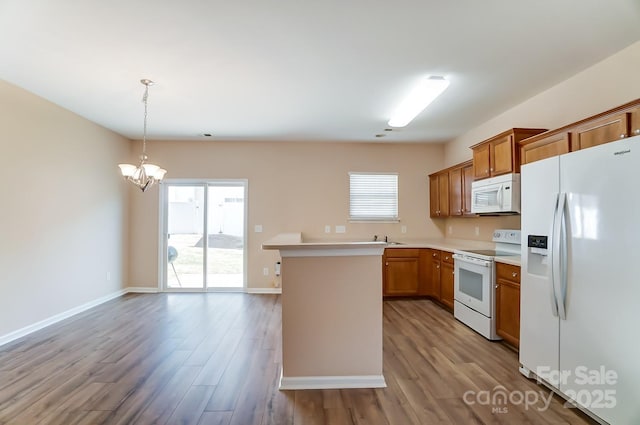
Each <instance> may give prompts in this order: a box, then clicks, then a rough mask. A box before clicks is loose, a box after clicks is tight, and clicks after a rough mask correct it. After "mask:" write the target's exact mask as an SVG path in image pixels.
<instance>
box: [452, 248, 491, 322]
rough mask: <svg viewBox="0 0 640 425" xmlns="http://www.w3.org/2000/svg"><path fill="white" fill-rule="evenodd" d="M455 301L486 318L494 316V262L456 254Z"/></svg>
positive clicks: (454, 256)
mask: <svg viewBox="0 0 640 425" xmlns="http://www.w3.org/2000/svg"><path fill="white" fill-rule="evenodd" d="M453 258H454V268H455V274H454V276H455V279H454V282H455V283H454V284H455V293H454V297H455V299H456V300H457V301H458V302H460V303H462V304H464V305H466V306H467V307H469V308H472V309H474V310H475V311H477V312H478V313H481V314H483V315H484V316H487V317H491V316H492V313H493V312H492V311H491V310H492V305H493V290H492V289H493V288H492V282H493V261H487V260H482V259H479V258H472V257H469V256H467V255H461V254H454V255H453Z"/></svg>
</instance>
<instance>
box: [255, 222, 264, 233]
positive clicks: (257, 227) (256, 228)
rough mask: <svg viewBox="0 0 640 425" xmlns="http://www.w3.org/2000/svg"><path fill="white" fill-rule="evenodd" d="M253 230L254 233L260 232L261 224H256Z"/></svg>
mask: <svg viewBox="0 0 640 425" xmlns="http://www.w3.org/2000/svg"><path fill="white" fill-rule="evenodd" d="M253 230H255V232H256V233H262V224H256V225H255V226H254V227H253Z"/></svg>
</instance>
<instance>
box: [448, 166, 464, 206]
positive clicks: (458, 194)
mask: <svg viewBox="0 0 640 425" xmlns="http://www.w3.org/2000/svg"><path fill="white" fill-rule="evenodd" d="M462 190H463V186H462V168H454V169H452V170H451V171H449V215H450V216H460V215H463V210H462V203H463V198H462V196H463V195H462Z"/></svg>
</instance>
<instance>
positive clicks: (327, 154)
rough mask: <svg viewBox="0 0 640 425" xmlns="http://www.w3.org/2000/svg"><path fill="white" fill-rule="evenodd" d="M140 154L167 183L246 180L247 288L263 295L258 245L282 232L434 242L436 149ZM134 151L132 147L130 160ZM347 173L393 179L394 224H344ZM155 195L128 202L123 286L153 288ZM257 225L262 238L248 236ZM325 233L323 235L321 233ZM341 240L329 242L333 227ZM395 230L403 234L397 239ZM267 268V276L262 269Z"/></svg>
mask: <svg viewBox="0 0 640 425" xmlns="http://www.w3.org/2000/svg"><path fill="white" fill-rule="evenodd" d="M147 148H148V154H149V156H150V158H151V160H152V162H155V163H157V164H160V165H162V166H163V167H165V168H166V169H167V170H168V173H167V176H166V178H167V179H171V178H201V179H248V181H249V198H248V206H249V208H248V209H249V217H248V229H247V230H248V231H247V238H248V279H247V282H248V287H252V288H269V287H272V286H273V285H274V284H278V282H277V281H275V280H274V277H273V265H274V263H275V261H277V259H278V257H277V254H276V253H274V252H271V251H263V250H262V249H261V245H262V243H263V242H264V241H265V240H267V239H270V238H272V237H273V236H275V235H276V234H278V233H282V232H303V233H304V234H305V236H307V237H312V238H313V237H316V238H317V237H321V238H333V239H340V238H342V239H369V238H372V237H373V235H374V234H377V235H381V236H383V235H389V236H390V237H401V236H410V237H440V236H442V233H441V229H440V228H439V227H438V226H442V225H443V223H434V222H433V221H431V220H430V219H429V213H428V210H429V201H428V184H427V175H428V174H429V173H431V172H434V171H437V170H438V169H440V168H442V164H443V147H442V146H441V145H424V144H399V145H391V144H374V143H362V144H359V143H355V144H354V143H284V142H283V143H267V142H255V143H248V142H216V141H209V142H193V141H160V142H152V143H149V144H148V146H147ZM139 149H140V145H139V144H135V148H134V149H133V151H132V153H131V155H132V156H133V155H134V154H135V152H137V151H138V150H139ZM349 171H371V172H374V171H392V172H398V173H399V182H398V186H399V202H400V204H399V214H400V218H401V220H402V222H401V223H399V224H381V223H377V224H364V223H349V222H348V215H349V204H348V202H349V177H348V172H349ZM158 193H159V192H158V189H157V188H153V189H151V190H150V191H148V192H147V193H138V192H135V193H133V195H132V197H131V210H130V211H131V221H130V224H131V245H130V253H131V264H130V268H129V285H130V286H138V287H144V286H146V287H157V286H158V253H157V250H156V244H157V243H158V208H159V201H158ZM256 224H261V225H262V226H263V230H264V231H263V233H254V226H255V225H256ZM327 224H328V225H331V226H332V233H331V234H330V235H326V234H325V233H324V227H325V225H327ZM336 225H344V226H346V230H347V232H346V233H345V234H336V233H334V232H333V230H334V228H335V227H334V226H336ZM401 225H405V226H407V234H406V235H402V234H401ZM264 267H269V269H270V276H269V277H265V276H263V274H262V269H263V268H264Z"/></svg>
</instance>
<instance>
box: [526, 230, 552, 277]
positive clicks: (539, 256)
mask: <svg viewBox="0 0 640 425" xmlns="http://www.w3.org/2000/svg"><path fill="white" fill-rule="evenodd" d="M548 239H549V238H548V236H538V235H527V273H530V274H533V275H538V276H547V275H548V269H549V250H548V247H547V243H548Z"/></svg>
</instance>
